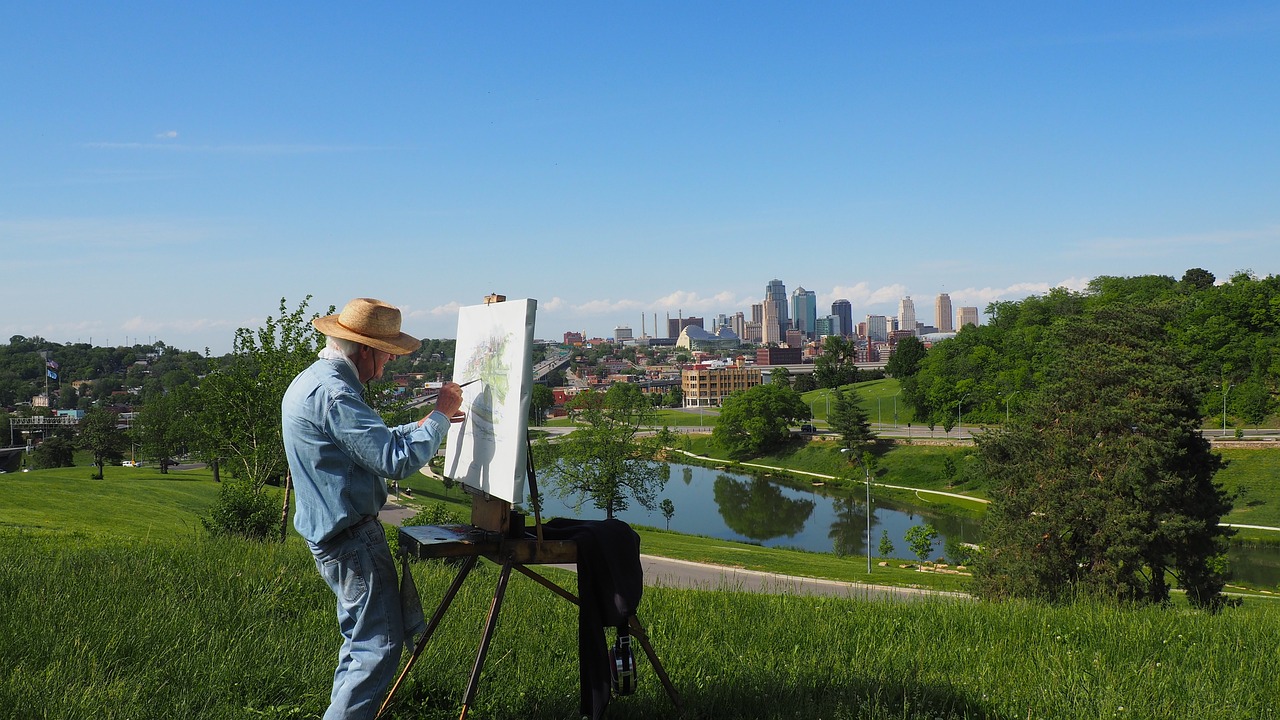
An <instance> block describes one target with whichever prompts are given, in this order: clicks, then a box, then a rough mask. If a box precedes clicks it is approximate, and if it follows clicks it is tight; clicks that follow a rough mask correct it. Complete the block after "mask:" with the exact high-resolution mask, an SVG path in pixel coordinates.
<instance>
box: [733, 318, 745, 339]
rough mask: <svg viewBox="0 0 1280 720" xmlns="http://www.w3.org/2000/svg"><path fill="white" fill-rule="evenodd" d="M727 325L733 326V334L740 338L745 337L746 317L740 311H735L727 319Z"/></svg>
mask: <svg viewBox="0 0 1280 720" xmlns="http://www.w3.org/2000/svg"><path fill="white" fill-rule="evenodd" d="M729 327H731V328H733V334H735V335H737V336H738V337H740V338H744V339H745V338H746V337H747V319H746V316H744V315H743V314H742V313H741V312H736V313H734V314H733V317H732V318H730V320H729Z"/></svg>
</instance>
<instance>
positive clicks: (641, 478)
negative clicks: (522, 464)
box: [539, 383, 670, 518]
mask: <svg viewBox="0 0 1280 720" xmlns="http://www.w3.org/2000/svg"><path fill="white" fill-rule="evenodd" d="M569 404H570V407H571V409H572V411H573V412H574V413H575V414H576V415H577V417H578V420H579V422H581V423H582V426H581V427H579V428H577V429H576V430H574V431H573V432H572V433H569V434H568V435H567V436H565V437H564V438H563V439H561V440H560V441H559V442H557V443H555V444H554V445H552V444H550V443H548V442H545V441H544V442H541V443H540V444H539V454H540V455H542V460H541V461H540V463H539V464H540V466H541V467H542V468H544V472H546V473H547V474H548V475H549V476H550V478H551V481H552V485H553V486H554V487H555V488H556V490H557V492H558V493H559V494H560V496H561V497H562V498H570V497H575V498H576V501H577V502H578V503H582V502H584V501H586V500H590V501H591V503H592V504H593V505H595V506H596V507H597V508H600V509H601V510H604V512H605V516H606V517H609V518H612V517H614V516H615V515H616V514H617V513H619V512H621V511H623V510H626V509H627V508H628V507H629V506H630V503H631V501H632V500H634V501H635V502H637V503H639V504H640V505H641V506H642V507H644V508H646V509H648V510H653V509H654V507H655V506H656V504H657V495H658V493H659V492H661V491H662V488H663V487H665V485H666V475H667V473H668V472H669V470H668V468H667V467H666V465H664V464H663V463H661V462H659V459H660V457H661V455H662V453H663V448H664V447H665V445H666V443H667V442H668V441H669V439H670V434H669V433H668V432H667V431H666V429H663V430H662V431H660V432H657V433H652V434H649V433H646V432H645V431H646V430H647V429H648V427H649V426H652V425H653V424H654V421H655V419H656V417H657V412H656V411H655V410H654V409H653V405H652V404H651V403H650V402H649V400H648V398H646V397H645V396H644V393H643V392H641V390H640V388H639V387H638V386H636V385H633V384H631V383H618V384H616V385H614V386H612V387H610V388H609V389H608V390H607V391H606V392H603V393H601V392H596V391H587V392H583V393H579V394H578V396H577V397H575V398H574V399H573V400H572V401H571V402H570V403H569ZM552 459H554V462H548V460H552Z"/></svg>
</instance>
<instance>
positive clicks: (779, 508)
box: [715, 473, 814, 541]
mask: <svg viewBox="0 0 1280 720" xmlns="http://www.w3.org/2000/svg"><path fill="white" fill-rule="evenodd" d="M715 500H716V507H717V508H718V509H719V510H720V517H721V518H723V519H724V524H725V525H726V526H728V528H729V529H730V530H733V531H734V532H736V533H738V534H739V535H742V536H744V537H748V538H751V539H752V540H757V541H764V540H772V539H774V538H779V537H794V536H795V535H796V534H797V533H799V532H800V531H801V530H802V529H803V528H804V524H805V522H806V521H808V519H809V516H810V515H811V514H813V506H814V502H813V501H812V500H796V499H792V498H788V497H786V496H785V495H783V494H782V488H780V487H778V486H777V485H774V484H773V483H771V482H769V481H768V480H765V479H764V478H751V479H750V480H746V481H743V480H736V479H734V478H732V477H730V476H728V475H725V474H723V473H722V474H720V475H717V476H716V481H715Z"/></svg>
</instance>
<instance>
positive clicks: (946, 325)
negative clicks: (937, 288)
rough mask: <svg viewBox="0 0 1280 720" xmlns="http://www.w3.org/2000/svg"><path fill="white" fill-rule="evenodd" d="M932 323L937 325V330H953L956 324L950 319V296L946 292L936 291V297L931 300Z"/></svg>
mask: <svg viewBox="0 0 1280 720" xmlns="http://www.w3.org/2000/svg"><path fill="white" fill-rule="evenodd" d="M933 324H934V325H937V326H938V332H954V331H955V329H956V326H955V325H954V324H953V323H952V320H951V296H950V295H948V294H946V293H938V299H937V300H934V301H933Z"/></svg>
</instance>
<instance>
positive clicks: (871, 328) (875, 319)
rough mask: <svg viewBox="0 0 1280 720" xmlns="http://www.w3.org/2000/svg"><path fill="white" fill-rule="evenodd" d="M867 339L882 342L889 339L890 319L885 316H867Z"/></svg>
mask: <svg viewBox="0 0 1280 720" xmlns="http://www.w3.org/2000/svg"><path fill="white" fill-rule="evenodd" d="M867 339H868V340H879V341H881V342H883V341H885V340H888V339H889V318H886V317H885V316H883V315H868V316H867Z"/></svg>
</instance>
